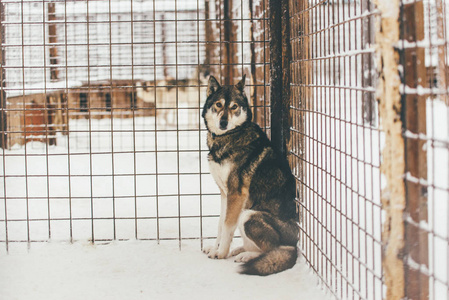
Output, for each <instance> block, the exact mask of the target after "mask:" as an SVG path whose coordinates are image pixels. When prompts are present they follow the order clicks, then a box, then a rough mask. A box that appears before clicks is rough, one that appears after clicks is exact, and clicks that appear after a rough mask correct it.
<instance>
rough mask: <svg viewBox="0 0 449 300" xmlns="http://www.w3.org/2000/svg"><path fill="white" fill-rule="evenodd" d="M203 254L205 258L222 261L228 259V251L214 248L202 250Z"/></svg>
mask: <svg viewBox="0 0 449 300" xmlns="http://www.w3.org/2000/svg"><path fill="white" fill-rule="evenodd" d="M203 252H204V253H206V254H207V257H209V258H212V259H223V258H227V257H228V253H229V251H224V250H220V249H217V248H216V247H208V248H207V249H206V248H204V249H203Z"/></svg>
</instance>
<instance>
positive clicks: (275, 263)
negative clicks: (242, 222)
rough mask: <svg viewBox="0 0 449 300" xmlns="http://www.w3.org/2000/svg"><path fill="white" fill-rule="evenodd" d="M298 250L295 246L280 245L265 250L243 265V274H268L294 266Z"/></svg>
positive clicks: (241, 271)
mask: <svg viewBox="0 0 449 300" xmlns="http://www.w3.org/2000/svg"><path fill="white" fill-rule="evenodd" d="M297 258H298V252H297V249H296V247H293V246H280V247H277V248H275V249H273V250H270V251H268V252H264V253H262V254H261V255H259V256H258V257H255V258H253V259H251V260H249V261H248V262H246V263H244V264H243V265H242V268H241V269H240V273H241V274H248V275H260V276H267V275H270V274H274V273H279V272H282V271H284V270H287V269H290V268H292V267H293V266H294V265H295V263H296V259H297Z"/></svg>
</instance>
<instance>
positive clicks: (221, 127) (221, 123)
mask: <svg viewBox="0 0 449 300" xmlns="http://www.w3.org/2000/svg"><path fill="white" fill-rule="evenodd" d="M227 126H228V120H220V129H222V130H224V129H226V127H227Z"/></svg>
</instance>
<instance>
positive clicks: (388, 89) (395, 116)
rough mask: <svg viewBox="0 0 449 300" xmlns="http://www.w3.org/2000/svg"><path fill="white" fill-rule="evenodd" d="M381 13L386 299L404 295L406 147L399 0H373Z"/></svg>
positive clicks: (378, 39) (379, 91) (378, 32)
mask: <svg viewBox="0 0 449 300" xmlns="http://www.w3.org/2000/svg"><path fill="white" fill-rule="evenodd" d="M375 4H376V5H377V7H378V9H379V11H380V16H379V21H378V23H377V28H376V45H377V51H378V53H377V59H378V61H377V64H376V65H377V66H378V68H379V69H378V78H379V80H378V86H377V93H376V96H377V100H378V101H379V115H380V119H381V120H382V122H381V126H382V128H381V129H382V131H383V132H384V135H385V145H384V148H383V149H382V164H381V171H382V173H383V175H384V177H385V181H386V186H385V187H384V189H383V190H382V194H381V198H382V209H383V211H384V216H385V218H384V221H383V222H384V223H383V230H382V243H383V245H384V247H383V249H382V250H383V253H382V265H383V270H384V282H385V285H386V289H387V290H386V297H385V299H386V300H400V299H404V296H405V273H404V260H403V258H404V235H405V229H404V227H405V225H404V219H403V217H404V211H405V205H406V204H405V184H404V170H405V162H404V159H403V158H404V156H405V149H404V148H405V147H404V138H403V136H402V130H403V125H402V119H401V93H400V85H401V78H400V76H399V74H398V70H399V69H400V68H399V53H398V51H397V49H396V48H395V45H398V44H399V32H400V30H399V9H400V0H376V1H375Z"/></svg>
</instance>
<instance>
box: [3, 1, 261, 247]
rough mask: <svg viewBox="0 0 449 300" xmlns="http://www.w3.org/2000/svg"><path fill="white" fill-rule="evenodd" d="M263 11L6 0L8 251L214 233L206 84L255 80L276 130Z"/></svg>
mask: <svg viewBox="0 0 449 300" xmlns="http://www.w3.org/2000/svg"><path fill="white" fill-rule="evenodd" d="M264 5H265V3H264V2H261V1H253V2H251V3H250V4H248V3H247V2H244V1H232V2H230V1H224V2H223V1H199V0H198V1H197V0H191V1H190V0H189V1H176V0H169V1H161V0H154V1H140V0H134V1H133V0H130V1H116V0H100V1H14V0H12V1H1V12H2V14H1V16H2V19H1V28H2V44H1V46H2V48H1V49H2V65H1V71H2V72H1V74H2V95H1V96H2V105H3V106H2V124H3V127H2V134H3V135H2V138H3V139H2V145H3V150H2V154H3V156H2V157H3V159H2V168H1V169H2V171H1V172H2V191H1V193H2V195H1V196H2V201H1V202H2V203H1V217H0V227H1V230H0V231H1V233H0V240H1V241H2V242H4V243H5V244H6V249H10V248H11V247H14V246H17V245H22V244H23V243H22V242H25V244H26V243H31V242H37V241H48V240H71V241H73V240H80V239H89V240H91V241H93V242H95V241H109V240H115V239H118V240H121V239H130V238H137V239H144V240H157V241H160V240H178V241H181V240H183V239H197V240H199V241H201V242H202V240H203V239H204V238H210V237H213V236H214V235H215V225H214V224H215V223H216V221H217V220H216V217H217V216H218V214H219V210H217V207H216V205H215V204H214V203H215V202H217V201H219V200H218V199H219V197H218V195H219V193H218V189H217V188H216V186H215V184H214V183H213V180H212V178H211V176H210V175H209V170H208V164H207V162H206V160H205V159H206V153H205V151H206V148H207V147H206V138H205V128H204V126H203V122H202V119H201V118H200V109H201V108H202V105H203V101H204V99H203V98H204V95H205V89H206V84H207V76H208V75H209V74H211V72H213V74H214V75H216V76H217V78H220V80H221V81H222V83H226V84H231V83H232V82H233V81H234V80H235V79H236V78H237V77H239V76H241V75H242V74H243V73H247V74H252V76H251V82H249V83H247V94H248V95H250V96H251V98H252V101H253V103H254V110H255V112H257V113H256V115H257V117H256V119H257V120H258V121H259V122H264V123H261V124H262V126H263V127H265V128H267V127H268V124H269V123H267V121H266V120H265V115H266V114H267V103H268V102H267V100H266V99H268V97H265V94H266V92H267V90H266V86H267V82H268V75H267V74H266V73H267V72H268V71H269V60H268V59H269V55H268V54H266V53H265V52H266V51H267V44H268V43H267V39H268V36H267V35H265V34H264V28H265V26H267V25H266V22H267V17H266V15H265V7H264ZM231 71H232V72H233V73H232V74H233V75H232V74H230V72H231ZM225 81H227V82H225ZM217 203H218V202H217Z"/></svg>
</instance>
